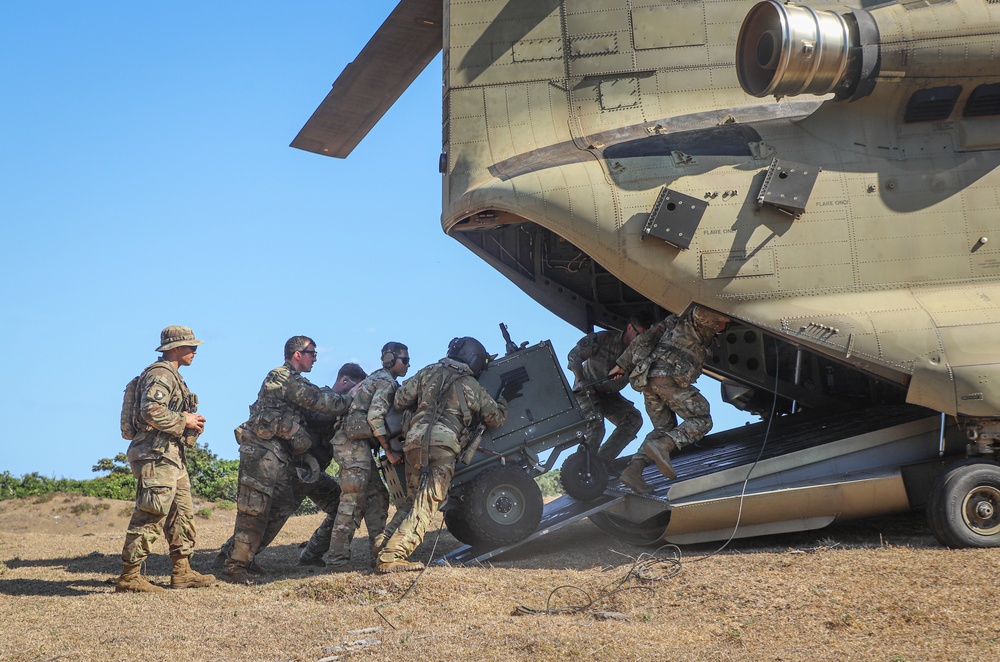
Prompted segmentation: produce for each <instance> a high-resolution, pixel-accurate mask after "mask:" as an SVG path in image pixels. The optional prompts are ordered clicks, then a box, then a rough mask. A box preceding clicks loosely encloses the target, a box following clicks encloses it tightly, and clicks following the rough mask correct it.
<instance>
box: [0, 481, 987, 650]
mask: <svg viewBox="0 0 1000 662" xmlns="http://www.w3.org/2000/svg"><path fill="white" fill-rule="evenodd" d="M196 509H203V511H202V514H203V515H208V517H207V518H205V517H199V518H198V519H197V526H198V533H199V539H198V544H199V548H200V549H199V550H198V552H197V553H196V555H195V558H194V561H193V564H194V566H195V567H196V569H198V570H200V571H202V572H207V571H211V564H212V562H213V560H214V557H215V554H216V550H217V549H218V547H219V545H220V544H221V543H222V542H223V541H224V540H225V539H226V538H227V537H228V536H229V535H230V534H231V533H232V528H233V521H234V519H235V511H233V510H220V509H215V508H214V507H213V504H198V505H197V506H196ZM130 511H131V504H130V503H126V502H120V501H101V500H98V499H91V498H87V497H80V496H75V495H56V496H55V497H54V498H50V499H49V500H47V501H46V500H43V499H37V498H36V499H22V500H16V501H3V502H0V594H2V597H0V659H3V660H55V659H65V660H109V659H110V660H124V659H149V660H167V659H171V660H176V659H185V658H186V659H197V660H208V659H220V658H222V659H225V658H228V659H247V660H335V659H379V660H384V659H393V660H396V659H398V660H418V659H420V660H425V659H431V660H465V659H475V660H510V659H530V660H533V661H534V660H556V659H577V658H587V659H598V660H987V659H998V658H1000V626H997V625H996V620H995V618H994V616H993V615H992V611H993V609H995V608H996V605H997V602H998V597H1000V592H998V590H997V583H998V579H1000V550H948V549H944V548H942V547H940V546H939V545H938V544H937V543H936V542H935V541H934V539H933V538H932V537H931V536H930V535H929V534H928V533H927V531H926V527H925V526H924V523H923V516H922V514H921V513H910V514H907V515H902V516H897V517H892V518H883V519H877V520H866V521H862V522H856V523H847V524H841V525H836V526H834V527H831V528H828V529H824V530H820V531H814V532H810V533H804V534H795V535H785V536H773V537H769V538H758V539H755V540H751V541H736V542H734V543H731V544H730V545H729V546H728V547H727V548H726V549H725V550H723V551H721V552H720V553H718V554H712V552H714V551H715V550H716V546H701V547H696V548H688V549H684V550H683V556H682V558H681V562H680V564H679V565H678V564H676V563H672V562H669V561H668V560H667V557H668V556H669V554H667V553H666V552H665V551H663V552H660V554H659V556H660V557H662V558H663V559H664V560H662V561H657V560H655V559H653V560H652V561H650V562H647V563H644V564H643V565H642V566H641V569H642V571H643V572H644V574H645V575H647V576H649V578H648V579H637V578H635V577H634V576H631V575H630V574H629V571H630V570H631V569H632V568H633V566H634V561H635V559H638V558H640V555H643V554H647V555H648V554H650V553H652V552H654V551H655V550H653V549H651V548H644V547H636V546H633V545H629V544H626V543H623V542H621V541H618V540H616V539H614V538H611V537H609V536H608V535H606V534H604V533H603V532H601V531H600V530H599V529H597V528H596V527H595V526H593V525H592V524H591V523H590V522H588V521H586V520H584V521H582V522H578V523H576V524H574V525H571V526H569V527H567V528H565V529H563V530H560V531H557V532H554V533H552V534H550V535H548V536H545V537H543V538H541V539H540V540H537V541H534V542H532V543H529V544H527V545H525V546H523V547H521V548H519V549H517V550H513V551H511V552H509V553H507V554H505V555H502V556H499V557H497V558H496V559H494V560H493V562H492V563H490V564H487V565H486V566H482V567H474V568H461V567H447V566H432V567H431V568H430V569H429V570H427V571H426V572H425V573H424V574H423V575H421V576H419V579H417V575H416V573H412V574H401V575H388V576H383V575H374V574H370V572H369V570H368V562H369V559H368V558H367V552H366V550H365V547H366V544H367V536H366V535H365V534H364V532H363V531H362V532H359V537H358V538H357V539H356V540H355V545H354V550H353V551H354V559H353V564H352V566H351V568H350V570H349V571H346V572H337V573H334V572H330V571H327V570H324V569H320V568H308V569H304V568H299V567H297V566H296V565H295V563H294V561H295V559H296V558H297V553H298V543H299V542H300V541H302V540H305V539H306V538H307V537H308V536H309V535H310V534H311V532H312V530H313V528H314V527H315V526H316V525H317V524H318V523H319V521H320V519H321V517H320V516H318V515H313V516H307V517H295V518H292V520H291V521H290V522H289V524H288V525H287V526H286V528H285V530H284V531H282V533H281V535H280V536H279V537H278V538H277V540H276V541H275V543H274V545H273V546H272V548H270V549H268V550H267V551H265V552H264V553H263V554H261V556H260V557H259V558H260V560H261V562H262V563H263V564H264V565H265V566H266V568H268V569H269V571H268V573H267V574H265V575H263V576H262V580H263V581H262V583H261V584H259V585H257V586H254V587H240V586H233V585H229V584H224V583H221V584H220V585H218V586H215V587H212V588H206V589H199V590H185V591H176V592H175V591H167V592H164V593H160V594H155V595H149V594H146V595H135V594H116V593H114V592H113V588H114V587H113V580H114V578H115V577H116V576H117V574H118V572H119V571H120V568H121V565H120V564H121V562H120V559H119V554H120V551H121V546H122V541H123V535H124V531H125V527H126V524H127V521H128V514H129V513H130ZM435 541H436V542H437V552H436V556H440V555H441V554H442V553H445V552H448V551H450V550H452V549H455V548H457V547H458V546H459V543H458V542H457V541H455V539H454V538H452V537H451V535H449V534H448V533H447V531H446V530H445V531H444V532H443V533H441V534H440V536H439V535H438V533H437V529H435V530H434V531H432V532H431V533H429V534H428V536H427V539H426V541H425V543H424V545H423V546H422V547H421V548H420V549H419V550H418V551H417V554H416V558H419V559H421V560H424V559H427V558H428V556H429V554H430V551H431V546H432V545H433V544H434V543H435ZM158 552H159V553H158V554H157V555H155V556H154V557H153V558H152V559H151V560H150V562H149V563H148V568H147V571H148V573H149V575H150V576H151V580H152V581H154V582H157V583H160V584H164V585H166V584H169V573H170V565H169V560H168V559H167V558H166V556H165V554H166V546H165V545H163V546H162V547H161V548H160V549H159V550H158ZM643 558H645V557H643ZM415 579H417V582H416V585H415V586H412V589H411V585H412V584H413V582H414V580H415ZM616 586H620V588H621V589H622V590H619V591H618V592H615V593H612V594H610V595H609V594H608V592H609V591H610V590H611V589H613V588H615V587H616ZM408 589H411V590H409V592H408V593H407V590H408ZM557 589H558V590H557ZM591 600H594V601H595V603H594V604H592V605H591V606H590V607H588V608H585V609H582V610H566V611H564V612H562V613H539V612H541V611H543V610H545V609H546V605H548V606H549V607H566V606H570V607H582V606H584V605H587V604H588V603H589V602H590V601H591ZM567 612H571V613H567Z"/></svg>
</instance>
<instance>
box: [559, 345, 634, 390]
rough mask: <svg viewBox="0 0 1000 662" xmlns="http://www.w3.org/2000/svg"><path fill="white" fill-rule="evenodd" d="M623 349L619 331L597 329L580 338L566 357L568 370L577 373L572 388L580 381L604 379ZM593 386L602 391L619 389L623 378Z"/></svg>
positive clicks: (623, 383)
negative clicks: (577, 376) (595, 331)
mask: <svg viewBox="0 0 1000 662" xmlns="http://www.w3.org/2000/svg"><path fill="white" fill-rule="evenodd" d="M624 351H625V341H624V340H622V334H621V333H620V332H619V331H598V332H597V333H590V334H588V335H586V336H584V337H583V338H581V339H580V342H578V343H576V347H574V348H573V349H572V350H571V351H570V353H569V356H568V357H567V358H568V361H569V363H568V365H567V367H568V368H569V369H570V372H572V373H573V375H574V376H575V375H579V378H578V379H577V383H575V384H574V385H573V389H574V390H576V388H578V387H579V386H580V383H581V382H582V383H588V382H595V381H598V380H601V379H605V378H606V377H607V376H608V372H610V371H611V369H612V368H614V367H615V362H616V361H618V357H619V356H621V355H622V352H624ZM595 388H596V389H597V390H598V391H603V392H613V391H620V390H622V389H623V388H625V380H624V379H616V380H615V381H608V382H603V383H601V384H599V385H597V386H596V387H595Z"/></svg>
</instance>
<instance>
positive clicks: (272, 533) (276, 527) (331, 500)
mask: <svg viewBox="0 0 1000 662" xmlns="http://www.w3.org/2000/svg"><path fill="white" fill-rule="evenodd" d="M307 497H308V498H309V499H312V502H313V503H314V504H316V507H317V508H319V509H320V510H321V511H322V512H324V513H326V520H324V524H325V523H326V521H330V522H331V523H332V522H333V518H334V517H335V516H336V515H337V506H338V505H339V504H340V485H338V484H337V481H336V480H334V478H333V476H331V475H330V474H327V473H321V474H320V475H319V478H318V479H317V480H316V482H315V483H301V482H298V481H296V484H295V485H294V486H293V488H292V503H291V504H290V506H291V510H290V511H289V509H288V508H277V509H276V508H273V507H272V508H271V512H270V516H269V518H268V521H267V524H266V525H265V527H264V534H263V536H262V537H261V539H260V542H259V544H258V546H257V551H256V552H255V554H259V553H260V552H261V551H263V550H264V548H266V547H267V546H268V545H270V544H271V543H272V542H273V541H274V538H275V537H276V536H277V535H278V533H279V532H280V531H281V528H282V527H283V526H284V525H285V522H287V521H288V518H289V517H291V515H292V513H294V512H295V511H296V510H298V509H299V506H300V505H302V502H303V501H304V500H305V499H306V498H307ZM320 528H322V526H321V527H320ZM332 528H333V527H332V524H331V526H330V528H329V529H327V530H326V546H325V547H323V551H322V552H320V556H322V555H323V553H324V552H326V550H327V548H328V547H329V546H330V532H331V531H332ZM317 533H319V529H317ZM313 535H314V536H315V535H316V534H313ZM233 540H234V537H233V536H230V537H229V540H227V541H226V542H225V543H223V545H222V549H221V550H220V553H221V554H223V555H225V556H229V553H230V551H231V550H232V548H233Z"/></svg>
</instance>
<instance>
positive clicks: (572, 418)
mask: <svg viewBox="0 0 1000 662" xmlns="http://www.w3.org/2000/svg"><path fill="white" fill-rule="evenodd" d="M524 373H527V377H528V379H527V381H525V382H524V386H523V388H522V390H521V397H519V398H516V399H514V400H513V401H512V402H510V403H509V408H508V412H507V421H506V422H505V423H504V424H503V425H502V426H500V427H499V428H496V429H494V430H488V431H487V432H486V434H485V435H484V436H483V441H482V443H481V444H480V448H483V449H485V450H489V451H495V452H497V453H501V454H504V455H506V454H508V453H509V452H510V451H512V450H515V449H517V448H519V447H522V446H525V445H527V446H529V448H530V449H531V450H532V451H534V452H535V453H538V452H539V451H542V450H548V449H549V448H553V447H554V446H556V445H558V444H559V443H560V442H561V441H562V436H563V435H561V434H560V433H561V432H563V431H566V430H569V431H571V432H572V433H574V434H575V431H576V430H578V429H579V430H582V429H583V428H585V427H586V419H585V418H584V415H583V413H582V412H581V410H580V406H579V404H577V401H576V398H575V397H574V396H573V391H572V389H571V388H570V385H569V383H568V382H567V381H566V376H565V374H564V373H563V371H562V367H561V366H560V363H559V360H558V359H557V358H556V355H555V351H554V350H553V349H552V344H551V343H550V342H549V341H548V340H543V341H542V342H540V343H538V344H537V345H534V346H532V347H526V348H524V349H522V350H519V351H517V352H513V353H511V354H508V355H507V356H504V357H503V358H500V359H496V360H495V361H491V362H490V364H489V365H488V366H487V367H486V369H485V370H484V371H483V373H482V374H481V375H480V376H479V383H480V384H482V385H483V387H484V388H485V389H486V390H487V392H489V394H490V395H493V396H496V395H497V393H498V392H499V391H500V385H501V383H502V382H503V381H504V379H505V377H507V378H508V379H509V377H510V376H511V375H514V376H517V375H520V376H521V377H520V379H518V381H524V379H523V375H524Z"/></svg>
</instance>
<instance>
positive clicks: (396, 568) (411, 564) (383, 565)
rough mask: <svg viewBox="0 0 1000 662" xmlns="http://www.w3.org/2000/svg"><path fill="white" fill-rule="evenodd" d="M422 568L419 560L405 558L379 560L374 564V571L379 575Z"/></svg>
mask: <svg viewBox="0 0 1000 662" xmlns="http://www.w3.org/2000/svg"><path fill="white" fill-rule="evenodd" d="M423 569H424V564H423V563H421V562H420V561H407V560H406V559H393V560H391V561H381V560H380V561H379V562H378V565H376V566H375V572H377V573H378V574H380V575H387V574H389V573H390V572H416V571H418V570H423Z"/></svg>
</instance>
